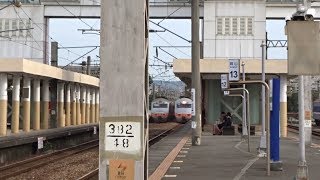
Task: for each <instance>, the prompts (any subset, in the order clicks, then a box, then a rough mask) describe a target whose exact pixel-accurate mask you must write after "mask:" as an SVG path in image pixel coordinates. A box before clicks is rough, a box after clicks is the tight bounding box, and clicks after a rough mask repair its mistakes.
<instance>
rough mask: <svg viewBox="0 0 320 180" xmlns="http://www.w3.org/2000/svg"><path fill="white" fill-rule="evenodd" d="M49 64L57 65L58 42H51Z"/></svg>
mask: <svg viewBox="0 0 320 180" xmlns="http://www.w3.org/2000/svg"><path fill="white" fill-rule="evenodd" d="M51 66H55V67H58V42H51Z"/></svg>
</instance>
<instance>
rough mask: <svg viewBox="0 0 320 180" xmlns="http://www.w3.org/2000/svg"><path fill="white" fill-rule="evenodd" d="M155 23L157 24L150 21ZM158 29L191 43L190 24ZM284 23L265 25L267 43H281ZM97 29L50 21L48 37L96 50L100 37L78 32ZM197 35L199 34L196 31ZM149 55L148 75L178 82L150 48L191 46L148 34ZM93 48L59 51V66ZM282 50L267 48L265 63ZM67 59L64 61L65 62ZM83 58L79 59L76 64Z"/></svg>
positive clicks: (176, 51) (187, 52)
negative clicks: (269, 41) (278, 41)
mask: <svg viewBox="0 0 320 180" xmlns="http://www.w3.org/2000/svg"><path fill="white" fill-rule="evenodd" d="M152 21H154V22H158V21H159V20H152ZM149 25H150V29H156V30H162V29H161V28H160V27H157V26H155V25H153V24H152V23H150V24H149ZM160 25H161V26H164V27H166V28H167V29H169V30H171V31H173V32H175V33H176V34H178V35H180V36H182V37H183V38H185V39H187V40H191V21H190V20H181V19H175V20H172V19H168V20H164V21H162V22H161V23H160ZM284 25H285V21H284V20H272V21H270V20H269V21H267V32H268V39H270V40H284V39H286V36H285V35H284ZM90 28H92V29H100V20H99V19H83V21H80V20H79V19H51V20H50V32H49V34H50V36H51V37H52V38H53V39H55V40H56V41H58V43H59V44H60V46H61V45H62V46H63V47H74V46H99V44H100V39H99V38H100V36H99V35H97V34H82V32H81V31H79V29H90ZM200 32H201V31H200ZM149 44H150V47H149V49H150V54H149V64H150V65H160V66H154V67H150V70H149V72H150V74H151V75H152V76H154V77H155V79H159V80H178V79H177V78H174V74H173V72H172V69H171V68H167V69H166V68H165V66H163V65H164V63H163V62H161V61H160V60H157V59H156V58H154V56H156V48H155V47H154V46H191V44H190V43H189V42H187V41H186V40H183V39H182V38H180V37H177V36H175V35H173V34H171V33H169V32H158V33H150V42H149ZM92 49H93V48H79V49H59V57H61V58H60V59H59V65H66V64H68V63H70V62H71V61H73V60H75V59H77V58H78V57H79V55H83V54H85V53H86V52H88V51H90V50H92ZM163 49H164V50H165V51H167V52H168V53H169V54H172V55H173V56H174V57H176V58H188V59H190V58H191V48H190V47H187V48H163ZM88 55H90V56H91V57H92V59H93V60H94V63H98V60H99V57H97V56H98V55H99V48H98V49H96V50H94V51H93V52H92V53H90V54H88ZM174 57H172V56H170V55H168V54H167V53H165V52H164V51H162V50H160V49H158V58H159V59H161V60H163V61H165V62H168V63H172V61H173V59H174ZM286 57H287V55H286V49H285V48H270V49H268V58H269V59H286ZM65 59H68V60H65ZM83 60H86V58H83V59H79V60H78V61H76V63H81V61H83Z"/></svg>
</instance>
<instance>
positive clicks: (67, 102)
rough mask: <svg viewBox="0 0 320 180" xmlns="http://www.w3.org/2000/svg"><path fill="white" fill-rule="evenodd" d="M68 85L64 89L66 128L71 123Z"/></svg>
mask: <svg viewBox="0 0 320 180" xmlns="http://www.w3.org/2000/svg"><path fill="white" fill-rule="evenodd" d="M70 115H71V114H70V84H67V87H66V118H65V121H66V126H70V125H71V122H70Z"/></svg>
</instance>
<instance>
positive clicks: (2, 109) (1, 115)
mask: <svg viewBox="0 0 320 180" xmlns="http://www.w3.org/2000/svg"><path fill="white" fill-rule="evenodd" d="M7 88H8V76H7V74H4V73H1V74H0V136H5V135H7V108H8V92H7Z"/></svg>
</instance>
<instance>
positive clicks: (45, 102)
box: [41, 80, 50, 129]
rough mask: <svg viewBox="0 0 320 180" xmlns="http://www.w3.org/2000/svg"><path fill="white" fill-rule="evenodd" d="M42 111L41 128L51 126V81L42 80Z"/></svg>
mask: <svg viewBox="0 0 320 180" xmlns="http://www.w3.org/2000/svg"><path fill="white" fill-rule="evenodd" d="M41 91H42V95H41V97H42V113H41V115H42V116H41V129H48V128H49V102H50V91H49V81H48V80H43V81H42V88H41Z"/></svg>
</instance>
